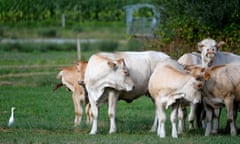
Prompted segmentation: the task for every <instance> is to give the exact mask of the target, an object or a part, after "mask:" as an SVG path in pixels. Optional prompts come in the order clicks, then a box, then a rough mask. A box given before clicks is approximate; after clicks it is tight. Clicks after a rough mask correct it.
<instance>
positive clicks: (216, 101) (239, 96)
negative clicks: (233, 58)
mask: <svg viewBox="0 0 240 144" xmlns="http://www.w3.org/2000/svg"><path fill="white" fill-rule="evenodd" d="M188 70H189V71H193V69H191V68H190V69H188ZM205 72H206V74H210V75H211V77H210V79H209V80H208V81H206V82H205V85H204V87H203V92H204V97H203V103H204V108H205V110H206V117H207V126H206V130H205V136H208V135H210V133H211V132H212V130H214V129H217V128H215V125H213V126H212V122H213V113H212V112H213V111H212V109H219V108H222V107H224V106H225V107H226V109H227V121H228V122H229V124H230V133H231V135H232V136H235V135H236V134H237V129H236V125H235V121H236V118H234V108H235V106H236V105H234V103H239V102H240V75H239V73H240V63H239V64H237V63H234V64H227V65H218V66H213V67H210V68H207V69H206V70H205Z"/></svg>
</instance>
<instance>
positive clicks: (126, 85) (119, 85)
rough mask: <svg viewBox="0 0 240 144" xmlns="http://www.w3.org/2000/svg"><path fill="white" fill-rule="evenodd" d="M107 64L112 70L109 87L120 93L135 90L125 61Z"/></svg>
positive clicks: (119, 60)
mask: <svg viewBox="0 0 240 144" xmlns="http://www.w3.org/2000/svg"><path fill="white" fill-rule="evenodd" d="M107 64H108V67H109V69H110V71H109V74H108V80H109V87H111V88H114V89H117V90H120V91H131V90H133V88H134V82H133V80H132V78H131V77H130V74H129V70H128V68H127V66H126V64H125V61H124V59H122V58H121V59H118V60H113V61H112V60H108V62H107Z"/></svg>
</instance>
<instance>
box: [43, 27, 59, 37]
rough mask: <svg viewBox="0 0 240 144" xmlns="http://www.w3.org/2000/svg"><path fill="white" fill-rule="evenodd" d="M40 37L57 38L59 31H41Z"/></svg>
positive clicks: (51, 29)
mask: <svg viewBox="0 0 240 144" xmlns="http://www.w3.org/2000/svg"><path fill="white" fill-rule="evenodd" d="M39 35H40V36H42V37H56V36H57V31H56V29H54V28H50V29H46V30H44V31H40V32H39Z"/></svg>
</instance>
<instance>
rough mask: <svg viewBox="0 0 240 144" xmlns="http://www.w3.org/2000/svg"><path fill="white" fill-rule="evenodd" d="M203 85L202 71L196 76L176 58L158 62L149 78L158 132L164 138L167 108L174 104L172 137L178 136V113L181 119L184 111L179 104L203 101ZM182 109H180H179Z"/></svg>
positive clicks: (171, 117)
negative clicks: (185, 68)
mask: <svg viewBox="0 0 240 144" xmlns="http://www.w3.org/2000/svg"><path fill="white" fill-rule="evenodd" d="M202 85H203V74H202V72H201V73H199V75H198V74H195V75H194V76H193V75H191V74H188V73H186V72H185V71H184V69H183V66H182V65H181V64H179V63H177V62H176V61H175V60H172V59H166V60H163V61H161V62H159V63H158V65H157V66H156V68H155V70H154V72H153V73H152V75H151V77H150V80H149V86H148V88H149V93H150V95H151V96H152V98H153V99H154V101H155V105H156V111H157V115H158V129H157V134H158V135H159V136H160V137H161V138H162V137H165V136H166V132H165V121H166V113H165V110H166V109H167V108H168V107H169V106H172V109H173V110H172V112H171V116H170V119H171V123H172V137H174V138H177V137H178V135H177V128H176V121H177V113H178V117H179V119H181V118H183V113H182V111H181V110H180V109H179V105H180V104H181V105H182V104H185V103H194V104H195V103H198V102H200V101H201V92H200V89H201V88H202ZM179 110H180V111H179Z"/></svg>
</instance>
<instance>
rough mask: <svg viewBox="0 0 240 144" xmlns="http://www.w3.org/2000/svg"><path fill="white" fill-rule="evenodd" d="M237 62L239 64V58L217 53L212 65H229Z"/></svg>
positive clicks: (229, 54)
mask: <svg viewBox="0 0 240 144" xmlns="http://www.w3.org/2000/svg"><path fill="white" fill-rule="evenodd" d="M238 62H240V56H238V55H236V54H233V53H229V52H220V51H218V52H217V54H216V60H215V61H214V63H213V65H221V64H230V63H238Z"/></svg>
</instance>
